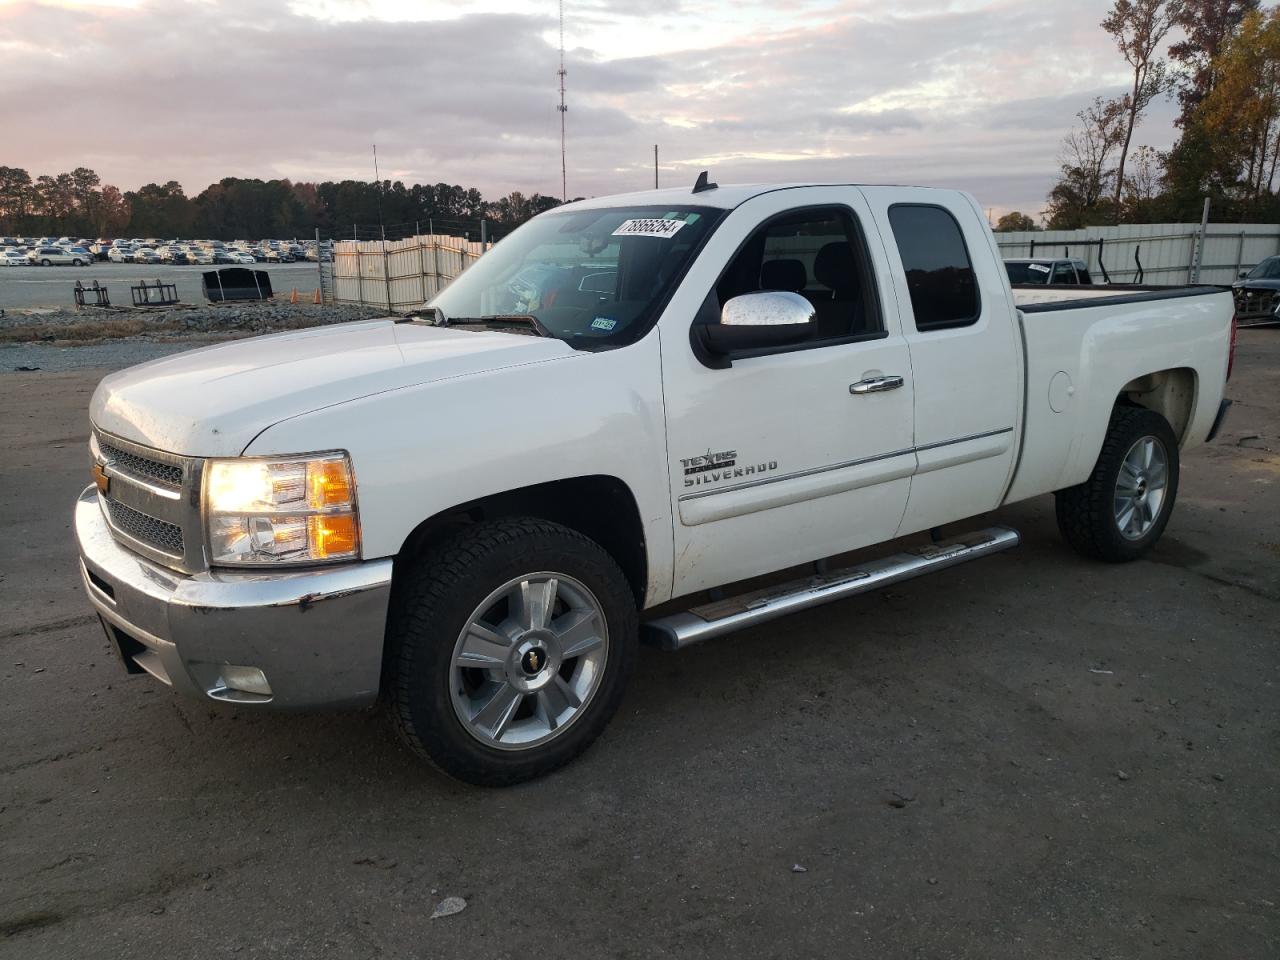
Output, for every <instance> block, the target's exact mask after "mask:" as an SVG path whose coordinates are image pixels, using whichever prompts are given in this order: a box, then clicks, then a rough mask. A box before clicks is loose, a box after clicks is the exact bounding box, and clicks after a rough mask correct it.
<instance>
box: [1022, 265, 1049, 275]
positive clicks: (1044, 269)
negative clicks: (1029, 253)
mask: <svg viewBox="0 0 1280 960" xmlns="http://www.w3.org/2000/svg"><path fill="white" fill-rule="evenodd" d="M1027 269H1028V270H1038V271H1039V272H1040V273H1048V272H1049V268H1048V267H1046V266H1045V265H1044V264H1043V263H1028V264H1027Z"/></svg>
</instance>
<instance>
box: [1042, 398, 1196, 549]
mask: <svg viewBox="0 0 1280 960" xmlns="http://www.w3.org/2000/svg"><path fill="white" fill-rule="evenodd" d="M1178 468H1179V463H1178V439H1177V437H1176V436H1174V433H1173V428H1171V427H1170V426H1169V422H1168V421H1167V420H1165V418H1164V417H1162V416H1160V414H1158V413H1156V412H1154V411H1152V410H1146V409H1143V408H1141V407H1116V409H1115V411H1114V413H1113V414H1112V416H1111V424H1110V426H1109V427H1108V429H1107V435H1106V438H1105V439H1104V440H1103V444H1102V452H1101V453H1100V454H1099V456H1098V462H1097V464H1096V465H1095V466H1094V468H1093V473H1092V474H1091V475H1090V476H1089V479H1088V480H1086V481H1085V482H1084V483H1082V484H1079V485H1077V486H1074V487H1069V488H1068V489H1066V490H1059V491H1058V492H1057V494H1055V498H1056V507H1057V517H1058V529H1059V530H1061V531H1062V535H1063V537H1064V538H1065V539H1066V541H1067V542H1068V543H1069V544H1071V546H1072V547H1074V548H1075V549H1076V550H1077V551H1078V552H1079V553H1081V554H1083V555H1084V556H1087V557H1093V558H1095V559H1099V560H1107V561H1110V562H1112V563H1124V562H1127V561H1129V560H1136V559H1138V558H1139V557H1141V556H1142V555H1143V554H1145V553H1146V552H1147V551H1148V550H1150V549H1151V548H1152V547H1153V546H1155V544H1156V541H1158V540H1159V539H1160V536H1161V535H1162V534H1163V533H1164V528H1165V527H1166V526H1167V525H1168V523H1169V515H1170V514H1171V513H1172V512H1173V504H1174V500H1175V499H1176V498H1177V493H1178V473H1179V469H1178Z"/></svg>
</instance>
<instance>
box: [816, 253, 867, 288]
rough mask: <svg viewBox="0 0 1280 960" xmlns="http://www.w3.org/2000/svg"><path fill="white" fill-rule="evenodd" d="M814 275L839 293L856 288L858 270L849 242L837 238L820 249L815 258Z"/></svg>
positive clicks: (820, 281) (821, 282)
mask: <svg viewBox="0 0 1280 960" xmlns="http://www.w3.org/2000/svg"><path fill="white" fill-rule="evenodd" d="M813 276H814V279H816V280H817V281H818V282H819V283H820V284H822V285H823V286H824V287H830V288H831V289H832V290H835V291H836V292H837V293H839V292H844V291H849V290H853V289H856V288H857V286H858V271H857V269H856V267H855V264H854V262H853V251H852V250H850V249H849V244H848V243H847V242H845V241H839V240H837V241H835V242H833V243H828V244H827V245H826V246H824V247H823V248H822V249H821V250H819V251H818V255H817V256H816V257H814V258H813Z"/></svg>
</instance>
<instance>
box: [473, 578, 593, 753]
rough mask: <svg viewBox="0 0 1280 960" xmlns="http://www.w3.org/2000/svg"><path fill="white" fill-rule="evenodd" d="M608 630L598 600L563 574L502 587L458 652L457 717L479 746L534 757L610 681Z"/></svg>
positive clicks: (480, 609)
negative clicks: (607, 670)
mask: <svg viewBox="0 0 1280 960" xmlns="http://www.w3.org/2000/svg"><path fill="white" fill-rule="evenodd" d="M608 653H609V630H608V625H607V623H606V621H605V616H604V611H603V609H602V608H601V606H600V602H599V601H598V600H597V599H596V597H595V595H594V594H593V593H592V592H591V591H590V590H588V589H587V587H586V586H584V585H583V584H582V583H580V582H579V581H577V580H575V579H573V578H572V577H568V576H565V575H563V574H559V573H546V572H543V573H531V574H528V575H526V576H522V577H517V578H515V579H514V580H510V581H508V582H507V583H505V584H503V585H502V586H501V587H499V588H498V589H497V590H495V591H493V593H491V594H489V596H488V597H486V598H485V600H484V601H483V602H482V603H481V604H480V605H479V606H478V607H476V609H475V610H474V611H473V612H472V614H471V616H470V617H469V618H468V620H467V625H466V627H464V628H463V631H462V633H461V635H460V636H459V637H458V641H457V643H455V644H454V647H453V661H452V666H451V669H450V673H449V682H450V691H451V694H452V699H453V709H454V712H455V713H456V714H457V716H458V719H459V720H460V721H462V725H463V727H464V728H466V730H467V732H468V733H470V734H471V735H472V736H473V737H475V738H476V739H477V740H479V741H481V742H482V743H484V744H485V745H487V746H490V747H497V748H498V749H500V750H527V749H529V748H531V747H536V746H540V745H542V744H544V743H546V742H548V741H549V740H551V739H553V738H555V737H557V736H559V735H560V734H561V733H563V732H564V731H565V730H566V729H567V728H568V727H569V725H570V724H571V723H573V722H574V721H575V720H576V719H577V718H578V717H580V716H581V715H582V713H583V711H584V710H585V709H586V708H587V704H589V703H590V702H591V698H592V697H593V696H594V695H595V692H596V690H597V688H599V686H600V680H601V678H602V677H603V675H604V666H605V661H606V659H607V657H608Z"/></svg>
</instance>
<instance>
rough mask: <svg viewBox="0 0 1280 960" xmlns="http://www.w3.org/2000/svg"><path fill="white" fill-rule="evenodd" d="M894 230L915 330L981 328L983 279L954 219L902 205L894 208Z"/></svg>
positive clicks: (921, 207)
mask: <svg viewBox="0 0 1280 960" xmlns="http://www.w3.org/2000/svg"><path fill="white" fill-rule="evenodd" d="M889 225H890V227H891V228H892V229H893V238H894V240H895V241H896V242H897V244H898V253H899V255H900V256H901V257H902V267H903V269H904V270H905V271H906V274H907V290H908V291H909V292H910V294H911V309H912V311H913V312H914V313H915V318H916V329H917V330H920V331H925V330H942V329H946V328H948V327H963V326H967V325H969V324H971V323H976V322H977V320H978V315H979V312H980V304H979V300H978V278H977V275H976V274H975V273H974V270H973V262H972V261H971V260H970V259H969V251H968V248H966V247H965V243H964V236H963V234H961V232H960V224H958V223H956V219H955V217H953V216H952V215H951V214H950V213H948V212H947V211H946V210H944V209H943V208H942V207H934V206H926V205H923V204H897V205H895V206H892V207H890V208H889Z"/></svg>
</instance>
